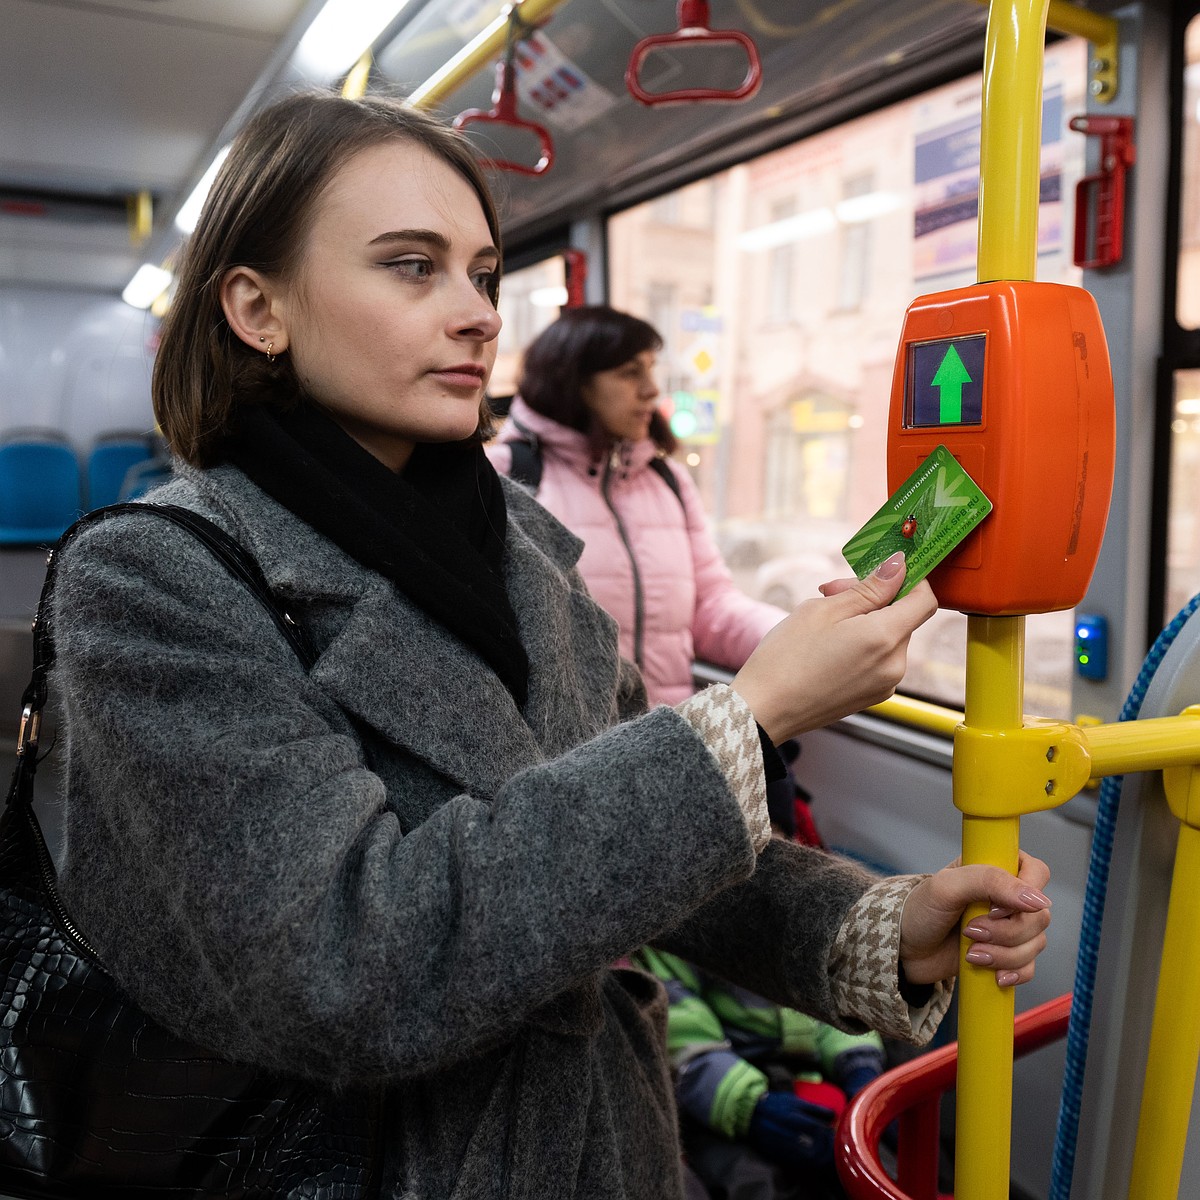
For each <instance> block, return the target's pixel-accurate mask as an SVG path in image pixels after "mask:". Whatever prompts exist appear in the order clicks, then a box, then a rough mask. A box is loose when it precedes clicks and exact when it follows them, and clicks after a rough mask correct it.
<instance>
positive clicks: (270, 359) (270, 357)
mask: <svg viewBox="0 0 1200 1200" xmlns="http://www.w3.org/2000/svg"><path fill="white" fill-rule="evenodd" d="M274 351H275V343H274V342H268V343H267V366H269V367H273V366H274V365H275V353H274Z"/></svg>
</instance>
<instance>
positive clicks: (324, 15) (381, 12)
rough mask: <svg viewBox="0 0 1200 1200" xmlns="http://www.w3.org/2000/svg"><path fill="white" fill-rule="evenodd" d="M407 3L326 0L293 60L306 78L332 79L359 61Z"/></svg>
mask: <svg viewBox="0 0 1200 1200" xmlns="http://www.w3.org/2000/svg"><path fill="white" fill-rule="evenodd" d="M407 4H408V0H326V4H325V7H324V8H323V9H321V11H320V12H319V13H317V15H316V17H315V18H314V19H313V23H312V24H311V25H310V26H309V27H308V31H307V32H306V33H305V35H304V37H303V38H302V39H301V41H300V45H299V46H297V47H296V53H295V56H294V58H293V60H292V61H293V62H294V63H295V65H296V67H297V69H298V70H299V71H300V72H301V73H302V74H303V75H305V76H306V77H307V78H309V79H315V80H319V81H320V82H322V83H329V82H331V81H332V80H334V79H336V78H337V77H338V76H339V75H344V74H345V73H346V72H347V71H348V70H349V69H350V68H351V67H352V66H354V64H355V63H356V62H358V60H359V59H360V58H361V57H362V54H363V51H364V50H367V49H369V48H370V47H371V46H372V45H373V44H374V42H375V39H376V38H377V37H378V36H379V35H380V34H381V33H382V32H383V31H384V30H385V29H386V28H387V27H388V26H389V25H390V24H391V23H392V21H393V20H394V19H395V18H396V16H397V15H398V14H399V13H400V12H401V11H402V10H403V9H404V8H405V6H406V5H407Z"/></svg>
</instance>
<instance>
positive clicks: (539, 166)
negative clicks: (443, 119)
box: [451, 61, 554, 175]
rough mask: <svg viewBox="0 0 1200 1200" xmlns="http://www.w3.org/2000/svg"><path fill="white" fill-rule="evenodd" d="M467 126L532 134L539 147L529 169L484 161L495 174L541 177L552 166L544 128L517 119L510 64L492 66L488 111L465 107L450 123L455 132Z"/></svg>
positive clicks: (497, 160)
mask: <svg viewBox="0 0 1200 1200" xmlns="http://www.w3.org/2000/svg"><path fill="white" fill-rule="evenodd" d="M471 124H486V125H505V126H508V127H509V128H512V129H528V130H529V132H530V133H532V134H535V135H536V136H537V139H538V143H539V144H540V146H541V150H542V156H541V158H539V159H538V161H537V162H536V163H535V164H534V165H533V166H532V167H530V166H526V164H525V163H519V162H513V161H512V160H511V159H507V158H485V159H484V160H483V165H484V166H486V167H491V168H492V169H493V170H496V171H515V172H516V173H517V174H518V175H544V174H545V173H546V172H547V171H548V170H550V168H551V167H552V166H553V165H554V142H553V141H552V139H551V137H550V133H549V131H548V130H547V129H546V127H545V126H544V125H539V124H538V123H537V122H536V121H526V120H525V119H524V118H523V117H518V116H517V75H516V69H515V68H514V67H513V65H512V63H511V62H504V61H501V62H498V63H497V64H496V90H495V92H494V93H493V94H492V107H491V108H490V109H483V108H468V109H467V110H466V112H460V113H459V114H458V116H457V117H455V118H454V120H453V121H451V125H452V126H453V127H454V128H455V129H463V128H465V127H466V126H467V125H471Z"/></svg>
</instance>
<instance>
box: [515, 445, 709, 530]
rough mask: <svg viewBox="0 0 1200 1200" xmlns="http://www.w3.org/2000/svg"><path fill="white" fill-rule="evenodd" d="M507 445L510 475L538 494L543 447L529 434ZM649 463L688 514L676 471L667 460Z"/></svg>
mask: <svg viewBox="0 0 1200 1200" xmlns="http://www.w3.org/2000/svg"><path fill="white" fill-rule="evenodd" d="M505 445H506V446H507V447H508V448H509V450H510V451H511V452H512V465H511V466H510V467H509V469H508V477H509V478H510V479H513V480H515V481H516V482H517V483H521V484H524V485H525V486H526V487H527V488H528V489H529V490H530V491H531V492H532V493H533V494H534V495H535V496H536V495H537V490H538V487H539V485H540V484H541V482H542V448H541V446H540V445H539V443H538V440H537V438H536V437H534V436H533V435H532V434H529V435H527V437H526V438H522V439H521V440H520V441H515V442H505ZM649 465H650V470H652V471H653V472H654V473H655V474H656V475H657V476H658V477H659V478H660V479H661V480H662V481H663V483H665V484H666V485H667V487H669V488H670V489H671V491H672V492H674V493H675V499H676V500H678V501H679V506H680V507H681V508H682V509H683V511H684V515H685V516H686V514H687V505H685V504H684V502H683V492H682V491H681V490H680V487H679V480H678V479H676V478H675V472H674V471H672V470H671V468H670V467H669V466H668V465H667V460H666V459H665V458H652V459H651V460H650V464H649Z"/></svg>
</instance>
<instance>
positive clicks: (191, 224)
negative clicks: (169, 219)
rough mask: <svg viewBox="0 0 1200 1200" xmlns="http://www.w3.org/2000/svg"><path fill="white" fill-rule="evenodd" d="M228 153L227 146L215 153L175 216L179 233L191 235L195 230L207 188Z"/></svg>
mask: <svg viewBox="0 0 1200 1200" xmlns="http://www.w3.org/2000/svg"><path fill="white" fill-rule="evenodd" d="M228 153H229V147H228V146H222V147H221V149H220V150H218V151H217V156H216V158H214V159H213V160H212V162H211V163H209V166H208V170H207V171H205V172H204V174H203V175H202V176H201V177H200V182H199V183H198V184H196V186H195V187H194V188H193V189H192V194H191V195H190V196H189V197H188V198H187V199H186V200H185V201H184V202H183V207H182V208H181V209H180V210H179V212H178V213H176V214H175V228H176V229H178V230H179V232H180V233H185V234H187V233H191V232H192V230H193V229H195V228H196V222H197V221H198V220H200V210H201V209H202V208H203V207H204V201H205V200H206V199H208V191H209V188H211V187H212V184H213V180H214V179H216V177H217V172H218V171H219V170H220V169H221V164H222V163H223V162H224V161H225V156H226V155H227V154H228Z"/></svg>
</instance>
